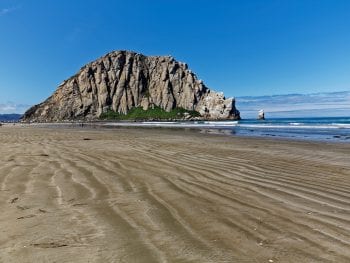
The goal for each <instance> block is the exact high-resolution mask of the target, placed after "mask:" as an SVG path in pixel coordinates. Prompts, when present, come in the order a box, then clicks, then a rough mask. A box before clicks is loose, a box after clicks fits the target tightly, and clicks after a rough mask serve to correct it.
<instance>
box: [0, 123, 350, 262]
mask: <svg viewBox="0 0 350 263" xmlns="http://www.w3.org/2000/svg"><path fill="white" fill-rule="evenodd" d="M0 210H1V213H0V262H16V263H17V262H84V263H85V262H270V263H271V262H350V144H330V143H316V142H298V141H282V140H269V139H254V138H238V137H229V136H219V135H208V134H201V133H198V132H194V131H185V130H181V129H179V130H167V129H126V128H119V129H110V130H97V129H96V130H94V129H63V128H61V129H49V128H31V127H20V126H18V125H17V126H13V127H6V126H3V127H0Z"/></svg>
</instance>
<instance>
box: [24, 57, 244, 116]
mask: <svg viewBox="0 0 350 263" xmlns="http://www.w3.org/2000/svg"><path fill="white" fill-rule="evenodd" d="M137 106H142V107H143V109H145V110H146V109H148V108H149V107H153V106H158V107H161V108H162V109H164V110H166V111H170V110H171V109H174V108H177V107H179V108H184V109H187V110H195V111H198V112H199V113H200V114H201V116H202V117H203V118H206V119H239V118H240V115H239V111H238V110H237V109H236V107H235V100H234V98H228V99H226V98H225V97H224V95H223V93H217V92H214V91H211V90H209V89H208V88H207V87H206V86H205V85H204V84H203V82H202V81H201V80H198V79H197V77H196V75H195V74H194V73H192V71H191V70H189V69H188V67H187V64H185V63H181V62H178V61H176V60H175V59H174V58H172V57H171V56H144V55H142V54H138V53H135V52H130V51H114V52H111V53H109V54H107V55H105V56H104V57H101V58H99V59H97V60H96V61H93V62H91V63H89V64H87V65H85V66H84V67H82V68H81V69H80V71H79V72H78V73H77V74H76V75H74V76H72V77H71V78H69V79H67V80H65V81H64V82H63V83H62V84H61V85H60V86H59V87H58V88H57V90H56V91H55V92H54V94H53V95H52V96H51V97H49V98H48V99H47V100H46V101H44V102H42V103H40V104H38V105H35V106H33V107H32V108H30V109H29V110H28V111H27V112H26V113H25V114H24V117H23V120H24V121H38V122H46V121H60V120H78V119H85V120H94V119H97V118H98V117H99V116H100V115H101V114H102V113H103V112H106V111H108V110H113V111H116V112H119V113H127V112H128V111H129V110H130V109H131V108H133V107H137Z"/></svg>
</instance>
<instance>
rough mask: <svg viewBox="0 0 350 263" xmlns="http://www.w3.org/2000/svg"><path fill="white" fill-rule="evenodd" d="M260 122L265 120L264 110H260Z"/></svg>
mask: <svg viewBox="0 0 350 263" xmlns="http://www.w3.org/2000/svg"><path fill="white" fill-rule="evenodd" d="M258 120H265V112H264V110H259V114H258Z"/></svg>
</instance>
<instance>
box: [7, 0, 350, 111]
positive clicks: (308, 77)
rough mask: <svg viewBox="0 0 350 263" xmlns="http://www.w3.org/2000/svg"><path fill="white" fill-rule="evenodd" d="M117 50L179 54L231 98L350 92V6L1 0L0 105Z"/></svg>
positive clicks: (42, 90) (25, 100)
mask: <svg viewBox="0 0 350 263" xmlns="http://www.w3.org/2000/svg"><path fill="white" fill-rule="evenodd" d="M120 49H123V50H133V51H136V52H140V53H144V54H145V55H173V56H174V57H175V58H176V59H177V60H180V61H183V62H186V63H188V64H189V67H190V68H191V69H192V70H193V71H194V72H196V73H197V75H198V77H199V78H201V79H203V80H204V82H205V83H206V84H207V86H209V87H210V88H212V89H214V90H218V91H223V92H224V93H225V95H226V96H260V95H273V94H288V93H315V92H334V91H345V90H350V1H348V0H329V1H324V0H318V1H317V0H312V1H311V0H309V1H308V0H302V1H297V0H294V1H288V0H280V1H277V0H276V1H273V0H271V1H268V0H266V1H265V0H259V1H253V0H252V1H248V0H242V1H234V0H216V1H213V0H211V1H207V0H171V1H170V0H169V1H168V0H134V1H133V0H124V1H117V0H115V1H108V0H105V1H92V0H81V1H79V0H60V1H57V0H0V104H3V105H5V104H6V103H8V102H12V104H25V105H32V104H36V103H39V102H41V101H42V100H43V99H45V98H47V97H48V96H49V95H51V93H52V92H53V91H54V90H55V89H56V87H57V86H58V85H59V84H60V83H61V82H62V81H63V80H64V79H67V78H68V77H70V76H71V75H73V74H74V73H76V72H77V71H78V70H79V69H80V67H81V66H83V65H84V64H86V63H87V62H89V61H92V60H94V59H96V58H98V57H100V56H102V55H104V54H105V53H107V52H109V51H112V50H120Z"/></svg>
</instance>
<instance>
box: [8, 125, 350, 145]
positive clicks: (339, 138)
mask: <svg viewBox="0 0 350 263" xmlns="http://www.w3.org/2000/svg"><path fill="white" fill-rule="evenodd" d="M3 126H4V127H11V126H17V127H18V126H19V127H37V128H63V129H64V128H75V129H80V128H83V129H100V130H103V129H105V130H110V129H121V128H126V129H169V130H193V131H196V132H199V133H207V134H212V135H214V134H216V135H223V136H229V137H240V138H257V139H259V138H261V139H271V140H282V141H283V140H286V141H300V142H322V143H335V144H350V133H349V134H348V135H344V134H333V135H331V134H330V135H328V136H326V137H325V136H323V137H320V136H318V135H312V133H310V134H308V135H307V136H305V135H304V136H300V135H298V134H292V133H291V134H287V135H286V134H283V132H282V131H279V132H276V131H275V130H264V131H259V130H256V131H255V130H254V127H252V128H251V129H243V130H242V129H241V128H240V126H239V124H238V121H205V122H204V123H199V124H198V123H197V121H196V122H194V121H186V122H183V121H175V122H165V121H159V122H158V121H157V122H142V121H133V122H130V121H118V122H114V121H107V122H106V121H97V122H96V121H93V122H52V123H5V124H3ZM295 128H298V127H297V126H294V127H293V129H295ZM340 131H341V130H340Z"/></svg>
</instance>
